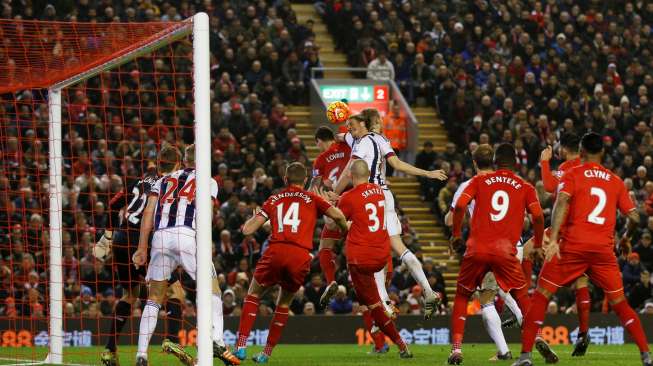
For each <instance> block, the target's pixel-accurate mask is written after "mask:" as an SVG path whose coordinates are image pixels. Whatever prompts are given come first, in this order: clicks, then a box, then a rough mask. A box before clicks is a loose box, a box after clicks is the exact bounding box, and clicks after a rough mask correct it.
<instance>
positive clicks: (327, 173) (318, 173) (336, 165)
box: [311, 126, 351, 306]
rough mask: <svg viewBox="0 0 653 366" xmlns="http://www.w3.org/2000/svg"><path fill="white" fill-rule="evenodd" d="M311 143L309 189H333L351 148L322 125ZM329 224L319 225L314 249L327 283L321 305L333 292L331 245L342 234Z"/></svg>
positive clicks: (333, 259)
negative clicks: (317, 151)
mask: <svg viewBox="0 0 653 366" xmlns="http://www.w3.org/2000/svg"><path fill="white" fill-rule="evenodd" d="M315 143H316V144H317V147H318V148H319V149H320V151H321V153H320V155H319V156H318V157H317V158H316V159H315V162H314V163H313V179H312V180H311V191H314V192H316V191H317V190H318V189H320V188H322V187H326V188H327V189H333V187H334V186H335V184H336V182H337V181H338V178H339V177H340V174H342V172H343V171H344V170H345V167H346V166H347V163H348V162H349V155H350V153H351V148H350V147H349V145H347V144H346V143H345V142H342V141H336V139H335V136H334V134H333V131H331V129H330V128H329V127H325V126H323V127H320V128H318V129H317V131H315ZM326 220H328V218H327V219H326ZM330 226H333V225H327V224H325V225H324V227H323V228H322V235H321V236H320V249H319V251H318V259H319V261H320V267H321V268H322V271H323V272H324V277H326V280H327V284H328V285H327V288H326V290H325V291H324V294H323V295H322V298H321V301H320V302H321V303H322V306H325V305H327V304H328V300H329V299H330V298H331V297H333V295H335V293H336V290H337V289H338V283H337V282H336V266H335V260H336V255H335V253H334V252H333V248H334V247H335V245H336V243H337V242H338V241H339V240H340V239H342V233H341V232H340V230H337V228H330Z"/></svg>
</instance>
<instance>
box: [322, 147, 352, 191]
mask: <svg viewBox="0 0 653 366" xmlns="http://www.w3.org/2000/svg"><path fill="white" fill-rule="evenodd" d="M350 154H351V147H349V145H347V143H345V142H341V141H336V142H334V143H333V144H331V146H330V147H329V148H328V149H327V150H325V151H324V152H322V153H321V154H320V155H319V156H318V157H317V159H315V162H314V163H313V178H316V177H322V179H328V180H330V181H331V182H333V184H335V183H336V181H337V180H338V178H340V174H342V171H343V170H345V167H346V166H347V163H348V162H349V155H350Z"/></svg>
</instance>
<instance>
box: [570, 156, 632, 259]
mask: <svg viewBox="0 0 653 366" xmlns="http://www.w3.org/2000/svg"><path fill="white" fill-rule="evenodd" d="M558 193H566V194H568V195H569V196H570V197H571V198H570V200H569V208H568V210H567V217H566V219H565V230H564V232H562V234H561V236H562V239H563V242H564V243H569V244H568V245H565V244H563V247H567V248H566V249H567V250H569V249H572V250H574V251H576V250H582V251H594V252H595V251H602V250H608V251H612V250H613V248H614V226H615V223H616V221H617V208H618V209H619V211H621V213H622V214H627V213H628V212H629V211H631V210H634V209H635V205H634V204H633V202H632V200H631V199H630V196H629V195H628V190H627V189H626V186H625V185H624V183H623V181H622V180H621V178H619V177H618V176H617V175H616V174H614V173H613V172H611V171H610V170H608V169H606V168H604V167H603V166H601V165H600V164H595V163H585V164H582V165H580V166H578V167H576V168H573V169H571V170H569V171H568V172H566V173H565V175H564V176H563V177H562V182H560V185H559V186H558Z"/></svg>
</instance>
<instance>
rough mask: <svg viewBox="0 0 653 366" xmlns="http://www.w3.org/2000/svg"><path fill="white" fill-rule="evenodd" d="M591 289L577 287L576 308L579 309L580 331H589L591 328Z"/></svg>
mask: <svg viewBox="0 0 653 366" xmlns="http://www.w3.org/2000/svg"><path fill="white" fill-rule="evenodd" d="M590 307H592V300H590V289H589V288H588V287H581V288H578V289H576V310H578V332H579V333H587V331H588V330H589V328H590V325H589V323H590Z"/></svg>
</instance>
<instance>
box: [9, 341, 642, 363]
mask: <svg viewBox="0 0 653 366" xmlns="http://www.w3.org/2000/svg"><path fill="white" fill-rule="evenodd" d="M410 348H411V350H412V351H413V353H414V355H415V358H413V359H409V360H403V359H400V358H399V355H398V353H397V348H396V347H392V348H391V350H390V352H389V353H387V354H384V355H380V356H376V355H374V356H373V355H368V354H367V352H368V351H369V350H370V346H355V345H330V344H322V345H285V344H280V345H279V346H277V348H276V349H275V351H274V354H273V355H272V358H270V362H269V364H270V365H283V366H327V365H328V366H331V365H333V366H340V365H352V366H353V365H365V366H367V365H374V366H390V365H393V366H394V365H411V366H418V365H420V366H421V365H429V366H433V365H446V363H447V356H448V354H449V346H416V345H413V346H412V347H410ZM510 349H511V351H512V352H513V355H514V356H518V355H519V345H517V344H512V345H510ZM553 349H554V350H555V351H556V352H557V353H558V356H560V362H559V363H558V364H559V365H584V366H617V365H634V366H637V365H641V361H640V359H639V352H638V350H637V347H636V346H635V345H634V344H627V345H623V346H596V345H590V348H589V351H588V353H587V355H586V356H585V357H581V358H576V357H573V358H572V357H571V349H572V347H571V346H554V347H553ZM160 350H161V348H160V347H151V348H150V365H151V366H159V365H162V366H163V365H165V366H168V365H171V366H173V365H181V363H180V362H179V361H178V360H177V359H176V358H174V357H173V356H171V355H167V354H163V353H162V352H161V351H160ZM188 350H189V352H194V351H195V349H194V348H193V347H189V348H188ZM494 350H495V349H494V346H493V345H491V344H466V345H463V355H464V357H465V360H464V362H463V365H470V366H471V365H474V366H476V365H479V366H480V365H510V364H511V363H512V361H497V362H490V361H488V359H489V358H490V357H491V356H492V355H493V353H494ZM101 351H102V348H101V347H88V348H72V347H71V348H65V349H64V352H65V355H64V362H65V364H67V365H100V361H99V355H100V352H101ZM259 351H261V347H256V346H253V347H249V348H248V349H247V356H248V357H251V356H252V355H254V354H256V353H257V352H259ZM135 352H136V347H134V346H128V347H127V346H123V347H120V348H119V355H120V364H121V366H129V365H134V355H135ZM46 354H47V350H46V349H45V348H42V347H34V348H7V347H0V365H3V366H8V365H15V366H19V365H22V366H27V365H45V364H42V363H37V362H35V361H41V360H43V359H44V358H45V356H46ZM534 361H535V364H536V365H544V360H543V359H542V358H541V357H540V356H539V354H537V353H535V354H534ZM213 364H214V365H222V362H220V361H219V360H217V359H216V360H215V362H214V363H213ZM242 364H243V365H254V362H252V361H251V360H246V361H244V362H243V363H242Z"/></svg>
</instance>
